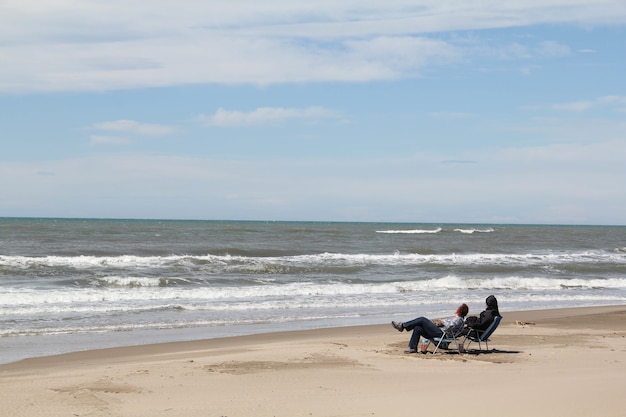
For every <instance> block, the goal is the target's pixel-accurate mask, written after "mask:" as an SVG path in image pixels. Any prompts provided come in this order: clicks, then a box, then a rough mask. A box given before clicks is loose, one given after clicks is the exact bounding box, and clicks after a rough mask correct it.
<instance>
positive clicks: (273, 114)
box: [198, 107, 339, 127]
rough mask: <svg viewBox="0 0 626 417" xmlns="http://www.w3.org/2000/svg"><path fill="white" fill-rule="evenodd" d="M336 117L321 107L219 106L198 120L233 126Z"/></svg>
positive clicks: (336, 114)
mask: <svg viewBox="0 0 626 417" xmlns="http://www.w3.org/2000/svg"><path fill="white" fill-rule="evenodd" d="M337 117H339V114H338V113H336V112H334V111H332V110H329V109H325V108H323V107H308V108H304V109H293V108H282V107H260V108H258V109H255V110H253V111H250V112H242V111H238V110H224V109H222V108H220V109H218V110H217V111H216V112H215V113H214V114H213V115H210V116H206V115H201V116H199V117H198V120H200V121H201V122H202V123H204V124H206V125H209V126H219V127H233V126H249V125H263V124H273V123H282V122H286V121H289V120H320V119H328V118H337Z"/></svg>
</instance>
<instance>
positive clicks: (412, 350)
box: [404, 349, 417, 353]
mask: <svg viewBox="0 0 626 417" xmlns="http://www.w3.org/2000/svg"><path fill="white" fill-rule="evenodd" d="M404 353H417V349H407V350H405V351H404Z"/></svg>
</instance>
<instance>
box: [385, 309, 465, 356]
mask: <svg viewBox="0 0 626 417" xmlns="http://www.w3.org/2000/svg"><path fill="white" fill-rule="evenodd" d="M468 312H469V307H467V304H461V305H460V306H459V308H457V309H456V312H455V315H454V317H450V318H447V319H443V320H430V319H427V318H426V317H418V318H416V319H413V320H410V321H405V322H395V321H392V322H391V325H392V326H393V327H394V328H395V329H396V330H398V331H400V332H401V331H403V330H406V331H411V330H413V334H412V335H411V339H410V340H409V349H408V350H405V351H404V353H417V344H418V343H419V340H420V336H421V337H423V338H424V339H428V340H431V339H433V338H435V337H444V336H448V337H453V336H455V335H456V333H458V332H459V330H461V329H462V328H463V324H464V318H465V316H467V313H468ZM427 349H428V344H426V343H424V344H422V348H421V350H420V352H421V353H426V351H427Z"/></svg>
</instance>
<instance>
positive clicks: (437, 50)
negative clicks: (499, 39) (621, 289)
mask: <svg viewBox="0 0 626 417" xmlns="http://www.w3.org/2000/svg"><path fill="white" fill-rule="evenodd" d="M625 22H626V6H624V2H623V1H621V0H598V1H595V2H593V3H589V2H588V1H582V0H546V1H543V2H527V1H522V0H516V1H507V2H498V1H494V0H483V1H475V2H445V1H444V2H441V1H432V0H421V1H418V2H415V1H409V0H395V1H393V0H392V1H387V2H379V1H373V0H369V1H356V0H345V1H330V0H322V1H317V2H310V3H306V2H293V1H288V0H273V1H263V2H259V1H251V0H233V1H231V2H227V3H225V2H206V1H200V0H189V1H185V3H184V6H182V5H181V4H179V3H177V2H172V1H168V0H155V1H151V2H150V3H149V4H148V3H146V2H139V1H136V2H127V1H121V0H109V1H106V2H103V1H96V0H81V1H77V0H65V1H62V0H57V1H43V0H41V1H36V0H5V1H4V2H3V3H2V13H0V45H1V46H2V54H1V55H0V91H5V92H32V91H34V92H36V91H81V90H91V91H100V90H109V89H124V88H140V87H154V86H171V85H180V84H197V83H251V84H269V83H284V82H310V81H369V80H388V79H395V78H402V77H413V76H416V75H418V74H419V73H420V71H421V69H422V68H423V67H425V66H428V65H440V64H442V63H449V62H457V61H458V60H459V59H463V58H464V56H465V54H467V53H469V52H470V51H471V50H468V51H465V50H464V46H463V45H462V43H455V41H454V40H452V41H450V42H445V41H443V40H441V39H438V40H437V39H434V36H436V34H438V33H451V32H457V31H467V30H481V29H499V28H507V27H520V26H528V25H540V24H550V23H567V24H575V25H581V26H582V25H584V26H586V27H589V26H593V25H596V24H598V25H600V24H603V25H605V24H623V23H625ZM469 48H472V47H471V46H469ZM531 52H534V53H536V54H540V55H542V56H544V57H558V56H562V55H564V54H567V53H569V49H568V47H567V46H565V45H561V44H558V43H556V42H552V41H547V42H543V43H541V44H540V45H539V47H538V48H537V49H529V47H528V46H526V45H521V44H520V45H517V46H515V45H512V46H509V49H508V50H505V51H503V52H502V53H503V55H504V56H508V57H510V58H511V59H520V58H523V57H525V56H527V55H528V54H529V53H531Z"/></svg>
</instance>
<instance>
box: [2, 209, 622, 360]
mask: <svg viewBox="0 0 626 417" xmlns="http://www.w3.org/2000/svg"><path fill="white" fill-rule="evenodd" d="M490 294H494V295H495V296H496V297H497V298H498V300H499V303H500V310H501V311H502V312H503V314H506V311H507V310H508V311H512V310H530V309H546V308H560V307H576V306H599V305H617V304H625V303H626V227H624V226H559V225H550V226H546V225H497V224H485V225H480V224H419V223H415V224H409V223H406V224H400V223H332V222H271V221H268V222H264V221H186V220H105V219H35V218H0V363H7V362H12V361H15V360H19V359H23V358H27V357H34V356H43V355H52V354H58V353H65V352H69V351H76V350H84V349H94V348H101V347H112V346H123V345H136V344H144V343H156V342H169V341H178V340H193V339H203V338H214V337H224V336H235V335H244V334H254V333H264V332H271V331H286V330H298V329H312V328H321V327H337V326H351V325H365V324H381V323H389V322H390V321H391V320H408V319H411V318H414V317H416V316H422V315H423V316H426V317H442V316H449V315H451V314H452V312H453V311H454V309H455V308H456V306H457V305H458V304H460V303H462V302H465V303H467V304H468V305H469V306H470V314H478V313H479V312H480V311H481V310H482V309H483V307H484V299H485V298H486V297H487V296H488V295H490ZM390 329H391V327H390Z"/></svg>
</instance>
